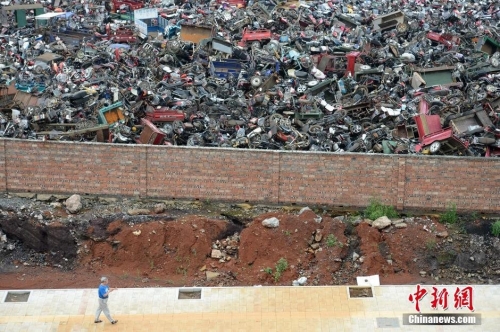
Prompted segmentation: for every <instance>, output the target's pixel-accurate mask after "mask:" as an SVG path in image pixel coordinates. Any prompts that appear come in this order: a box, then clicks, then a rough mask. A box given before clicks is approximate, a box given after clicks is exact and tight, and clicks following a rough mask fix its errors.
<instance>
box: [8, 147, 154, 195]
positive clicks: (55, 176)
mask: <svg viewBox="0 0 500 332" xmlns="http://www.w3.org/2000/svg"><path fill="white" fill-rule="evenodd" d="M2 143H5V164H6V170H7V176H6V185H5V187H6V188H7V191H9V192H36V193H80V194H104V195H130V196H132V195H141V194H142V195H145V194H146V191H145V190H144V189H145V184H146V181H145V174H144V171H143V170H144V169H145V168H146V164H145V161H146V159H145V158H146V149H144V147H140V146H135V145H129V146H126V145H117V144H93V143H88V144H78V143H72V142H53V141H47V142H39V141H21V140H3V141H2Z"/></svg>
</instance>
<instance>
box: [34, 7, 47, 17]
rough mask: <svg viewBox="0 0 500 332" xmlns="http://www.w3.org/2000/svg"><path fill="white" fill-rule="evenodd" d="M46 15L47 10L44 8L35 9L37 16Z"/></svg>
mask: <svg viewBox="0 0 500 332" xmlns="http://www.w3.org/2000/svg"><path fill="white" fill-rule="evenodd" d="M42 14H45V9H43V8H36V9H35V16H38V15H42Z"/></svg>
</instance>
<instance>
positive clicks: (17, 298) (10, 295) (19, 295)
mask: <svg viewBox="0 0 500 332" xmlns="http://www.w3.org/2000/svg"><path fill="white" fill-rule="evenodd" d="M30 293H31V292H26V291H18V292H15V291H13V292H7V296H6V297H5V301H4V302H28V299H29V298H30Z"/></svg>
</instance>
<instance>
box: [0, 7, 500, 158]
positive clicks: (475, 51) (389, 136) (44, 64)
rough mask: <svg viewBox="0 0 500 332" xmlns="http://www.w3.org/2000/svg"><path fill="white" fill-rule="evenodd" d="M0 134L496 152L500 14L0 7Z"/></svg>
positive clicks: (493, 10)
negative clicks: (0, 72)
mask: <svg viewBox="0 0 500 332" xmlns="http://www.w3.org/2000/svg"><path fill="white" fill-rule="evenodd" d="M2 14H3V15H2V18H1V19H2V26H3V30H2V34H1V35H0V41H1V50H0V66H1V69H2V77H1V82H0V84H2V85H1V86H0V91H1V96H0V136H1V137H12V138H19V139H34V140H60V141H67V140H71V141H82V142H87V141H92V142H105V143H120V144H154V145H180V146H182V145H185V146H199V147H232V148H250V149H272V150H305V151H322V152H331V153H339V152H363V153H385V154H432V155H455V156H477V157H479V156H481V157H494V156H500V128H499V127H498V126H499V125H500V124H499V116H500V20H499V18H500V7H499V3H498V2H497V1H494V0H488V1H482V2H476V3H470V2H466V1H461V0H456V1H446V2H431V1H423V0H415V1H414V0H411V1H407V0H401V1H395V0H379V1H370V0H365V1H340V0H334V1H307V2H302V1H300V2H298V1H295V2H293V1H280V2H274V1H270V0H268V1H259V2H253V1H252V0H249V1H246V0H212V1H207V2H198V1H196V2H195V1H191V0H183V1H180V2H178V1H177V0H175V1H174V0H163V1H150V2H148V1H145V2H142V1H137V0H111V1H99V0H84V1H82V2H78V4H77V5H75V4H74V2H69V1H68V3H65V2H62V1H58V0H57V1H55V2H52V3H51V4H47V5H44V4H40V3H37V4H32V3H24V4H22V3H21V4H19V3H18V4H10V3H9V1H7V2H2Z"/></svg>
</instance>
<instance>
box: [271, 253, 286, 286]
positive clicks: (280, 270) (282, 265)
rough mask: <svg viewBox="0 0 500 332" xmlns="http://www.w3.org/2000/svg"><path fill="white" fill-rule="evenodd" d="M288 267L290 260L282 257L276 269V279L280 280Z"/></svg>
mask: <svg viewBox="0 0 500 332" xmlns="http://www.w3.org/2000/svg"><path fill="white" fill-rule="evenodd" d="M287 268H288V262H287V260H286V259H284V258H283V257H281V258H280V259H279V261H278V262H277V263H276V271H274V281H278V280H280V278H281V275H282V274H283V272H285V270H286V269H287Z"/></svg>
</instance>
